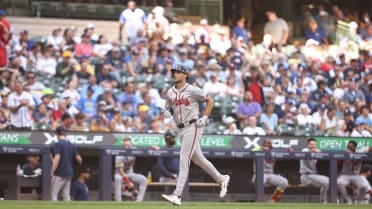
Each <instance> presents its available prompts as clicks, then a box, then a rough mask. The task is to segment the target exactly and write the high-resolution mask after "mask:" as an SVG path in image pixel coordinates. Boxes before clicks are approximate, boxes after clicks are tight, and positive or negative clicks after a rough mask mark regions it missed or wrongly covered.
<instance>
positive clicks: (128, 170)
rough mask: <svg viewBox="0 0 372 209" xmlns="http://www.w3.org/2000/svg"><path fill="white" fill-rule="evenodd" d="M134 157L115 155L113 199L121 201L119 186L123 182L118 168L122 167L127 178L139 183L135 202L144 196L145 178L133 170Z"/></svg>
mask: <svg viewBox="0 0 372 209" xmlns="http://www.w3.org/2000/svg"><path fill="white" fill-rule="evenodd" d="M135 161H136V158H135V157H133V156H116V157H115V184H114V193H115V201H122V198H121V197H122V194H121V187H122V184H123V177H122V176H121V175H120V173H119V170H118V169H119V168H123V169H124V172H125V174H126V176H127V177H128V179H129V180H130V181H131V182H133V183H134V184H138V185H139V191H138V195H137V199H136V201H137V202H140V201H142V200H143V198H144V197H145V193H146V189H147V178H146V177H145V176H144V175H142V174H138V173H134V172H133V166H134V163H135Z"/></svg>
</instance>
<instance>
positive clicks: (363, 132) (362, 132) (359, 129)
mask: <svg viewBox="0 0 372 209" xmlns="http://www.w3.org/2000/svg"><path fill="white" fill-rule="evenodd" d="M350 136H351V137H371V136H372V135H371V133H370V132H369V131H368V129H367V125H366V122H365V121H364V120H363V118H361V117H358V118H357V119H356V120H355V128H354V130H353V131H352V132H351V134H350Z"/></svg>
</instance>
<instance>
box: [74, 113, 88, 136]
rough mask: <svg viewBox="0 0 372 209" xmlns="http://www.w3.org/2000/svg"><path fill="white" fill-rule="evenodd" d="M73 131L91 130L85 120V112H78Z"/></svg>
mask: <svg viewBox="0 0 372 209" xmlns="http://www.w3.org/2000/svg"><path fill="white" fill-rule="evenodd" d="M71 131H85V132H88V131H89V127H88V125H87V123H86V122H85V115H84V114H83V113H78V114H76V115H75V123H74V124H73V125H72V127H71Z"/></svg>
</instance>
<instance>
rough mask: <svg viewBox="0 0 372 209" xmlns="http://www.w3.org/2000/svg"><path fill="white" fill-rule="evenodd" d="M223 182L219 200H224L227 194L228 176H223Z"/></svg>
mask: <svg viewBox="0 0 372 209" xmlns="http://www.w3.org/2000/svg"><path fill="white" fill-rule="evenodd" d="M224 177H225V178H224V180H223V181H222V183H221V190H220V198H224V197H225V196H226V193H227V186H229V182H230V176H229V175H224Z"/></svg>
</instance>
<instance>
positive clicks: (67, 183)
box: [62, 177, 71, 201]
mask: <svg viewBox="0 0 372 209" xmlns="http://www.w3.org/2000/svg"><path fill="white" fill-rule="evenodd" d="M63 181H64V184H63V186H62V198H63V201H71V196H70V190H71V177H64V178H63Z"/></svg>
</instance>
